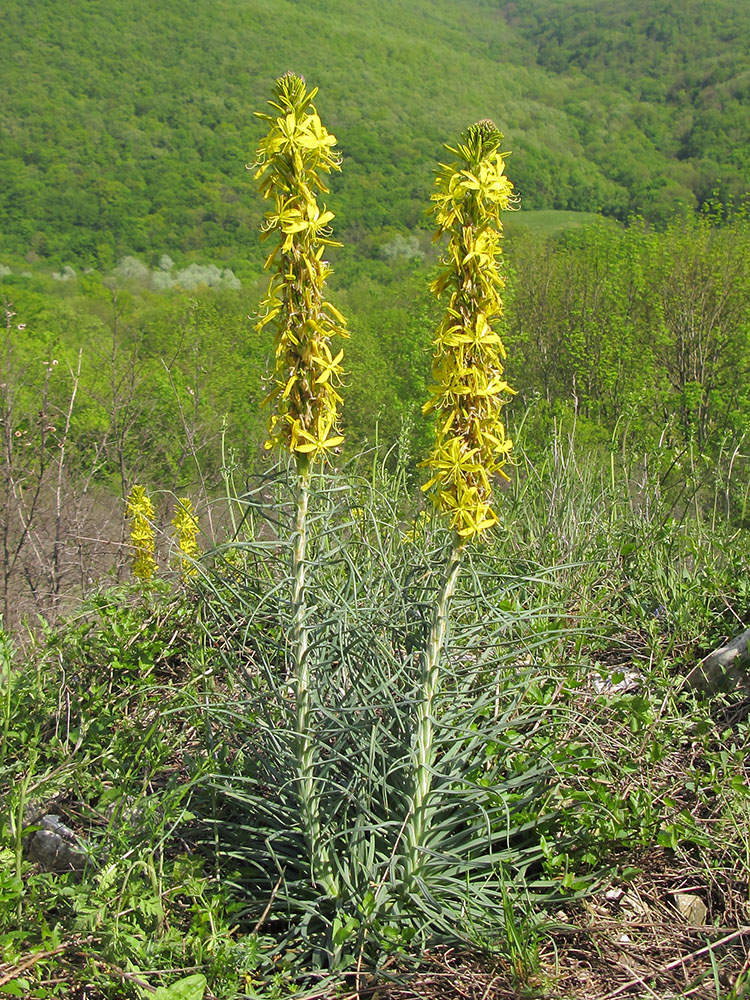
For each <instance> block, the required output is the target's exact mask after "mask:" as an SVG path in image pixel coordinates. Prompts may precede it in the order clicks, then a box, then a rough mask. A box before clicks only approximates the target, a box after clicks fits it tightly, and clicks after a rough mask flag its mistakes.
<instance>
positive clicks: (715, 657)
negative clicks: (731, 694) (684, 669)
mask: <svg viewBox="0 0 750 1000" xmlns="http://www.w3.org/2000/svg"><path fill="white" fill-rule="evenodd" d="M685 680H686V683H687V684H689V685H690V686H691V687H694V688H697V689H698V690H702V691H711V692H714V691H721V690H723V689H725V688H728V687H732V686H736V687H742V688H748V689H750V628H749V629H746V630H745V631H744V632H743V633H742V635H738V636H737V638H736V639H732V641H731V642H728V643H727V644H726V645H725V646H719V648H718V649H715V650H714V651H713V652H712V653H709V654H708V656H704V657H703V659H702V660H701V661H700V663H698V664H696V666H694V667H693V669H692V670H691V671H690V673H689V674H688V675H687V677H686V678H685Z"/></svg>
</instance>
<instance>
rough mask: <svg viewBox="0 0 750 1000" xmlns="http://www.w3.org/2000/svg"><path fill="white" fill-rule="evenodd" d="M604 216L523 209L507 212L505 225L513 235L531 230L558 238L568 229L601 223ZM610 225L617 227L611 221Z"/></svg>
mask: <svg viewBox="0 0 750 1000" xmlns="http://www.w3.org/2000/svg"><path fill="white" fill-rule="evenodd" d="M603 218H604V216H602V215H599V214H598V213H597V212H573V211H566V210H563V209H559V210H558V209H538V210H536V211H535V210H533V209H529V210H528V211H527V210H525V209H521V211H520V212H506V213H505V214H504V216H503V225H504V226H505V228H506V229H507V231H508V232H509V233H510V234H511V235H512V234H513V233H514V232H517V231H523V230H524V229H526V230H530V231H531V232H532V233H534V234H535V235H538V236H557V235H558V234H559V233H562V232H564V231H565V230H567V229H581V228H583V227H584V226H590V225H592V224H593V223H595V222H599V221H601V220H602V219H603ZM608 222H609V224H610V225H616V223H614V222H613V221H612V220H611V219H610V220H608Z"/></svg>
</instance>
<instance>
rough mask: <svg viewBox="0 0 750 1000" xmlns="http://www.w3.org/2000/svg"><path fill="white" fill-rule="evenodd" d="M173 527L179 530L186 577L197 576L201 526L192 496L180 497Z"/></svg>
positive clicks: (178, 543) (181, 560)
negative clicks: (196, 560) (196, 565)
mask: <svg viewBox="0 0 750 1000" xmlns="http://www.w3.org/2000/svg"><path fill="white" fill-rule="evenodd" d="M172 527H173V528H174V529H175V531H176V532H177V545H178V546H179V549H180V552H181V558H180V566H181V569H182V575H183V578H184V579H186V580H187V579H188V577H191V576H195V574H196V573H197V572H198V570H197V569H196V567H195V565H194V560H195V558H196V557H197V555H198V551H199V550H198V535H199V534H200V527H199V525H198V518H197V517H196V515H195V512H194V510H193V501H192V500H191V499H190V497H180V498H179V500H178V501H177V506H176V508H175V513H174V517H173V518H172Z"/></svg>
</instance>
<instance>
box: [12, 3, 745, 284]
mask: <svg viewBox="0 0 750 1000" xmlns="http://www.w3.org/2000/svg"><path fill="white" fill-rule="evenodd" d="M647 6H649V5H647V4H646V3H645V0H640V2H639V3H637V4H636V5H635V6H634V7H633V8H632V10H630V8H629V7H628V8H626V5H625V2H624V0H611V2H610V3H609V4H608V5H607V7H606V10H605V12H604V13H597V12H596V9H595V8H594V4H593V0H532V2H530V3H528V4H527V3H524V4H523V5H521V4H518V5H515V4H511V3H505V2H502V0H500V2H488V0H410V2H409V3H408V4H406V3H404V2H403V0H360V2H358V3H357V5H356V7H355V5H353V4H352V3H351V0H328V2H323V0H304V3H301V2H297V0H210V2H209V0H191V2H189V3H188V2H185V0H163V2H162V3H161V4H159V5H158V6H154V5H152V4H150V3H148V2H146V0H128V2H127V3H126V2H124V0H111V2H110V3H108V4H107V5H106V6H105V5H100V4H96V3H93V2H91V0H69V2H68V3H67V4H66V5H65V11H64V16H63V14H61V12H60V10H61V9H60V6H59V4H57V3H55V0H35V2H34V3H33V4H29V3H27V2H24V0H6V4H5V25H4V41H5V49H6V56H5V58H4V60H3V68H2V70H0V73H2V86H3V92H4V100H3V102H2V106H0V176H2V178H3V183H2V186H1V188H0V231H1V232H2V234H3V242H2V245H0V252H2V251H5V252H6V253H12V254H27V253H28V252H29V251H31V253H32V254H35V255H37V256H39V257H42V258H45V257H49V258H50V259H53V260H55V261H57V262H60V261H62V260H72V261H74V262H75V261H79V262H81V263H89V264H94V265H98V266H102V267H108V266H110V265H111V264H112V263H113V262H114V260H116V259H117V258H118V257H119V256H121V255H122V254H124V253H130V252H135V253H150V254H152V255H153V256H154V259H157V258H158V256H159V254H161V253H164V252H167V253H172V254H177V255H179V254H180V253H183V254H190V253H191V252H192V251H196V250H202V251H207V250H210V252H211V253H212V254H213V255H214V256H215V257H216V258H217V259H222V260H226V261H229V262H232V261H235V260H236V259H237V258H238V257H239V256H242V255H244V254H247V253H250V254H251V255H253V254H257V252H258V251H257V249H256V235H255V229H256V224H257V221H258V219H259V216H260V211H261V208H260V206H259V205H258V202H257V198H256V197H255V194H254V191H253V187H252V183H251V181H250V178H249V177H248V175H247V174H245V173H244V170H243V167H244V164H245V163H246V162H247V161H248V160H249V159H252V155H253V150H254V148H255V144H256V142H257V138H258V136H259V134H260V127H259V125H258V124H257V123H256V122H255V121H254V119H253V117H252V111H253V110H256V109H259V108H262V107H263V104H264V102H265V100H266V98H267V96H268V94H269V93H270V89H271V85H272V81H273V79H274V78H275V77H276V76H278V75H279V74H280V73H282V72H284V71H285V70H287V69H289V68H293V69H294V70H295V71H297V72H301V73H303V74H305V75H306V76H307V78H308V79H309V80H310V81H311V82H314V83H315V84H317V85H318V86H320V89H321V92H320V97H319V99H318V105H319V109H320V111H321V114H322V115H323V116H324V118H325V120H326V122H327V124H328V125H329V127H330V128H331V129H332V130H333V131H335V132H336V134H337V136H338V138H339V143H340V146H341V148H342V151H343V153H344V157H345V171H344V173H343V174H342V176H341V177H340V178H337V179H336V181H335V187H336V191H335V206H334V207H335V210H336V212H337V215H338V216H339V219H338V224H337V225H338V232H339V233H340V234H341V233H343V234H344V235H345V236H346V237H348V238H349V240H350V241H356V240H357V239H358V238H360V237H361V236H362V235H363V234H367V233H373V232H377V231H378V230H380V229H381V228H382V227H385V226H391V225H397V226H405V227H407V228H413V227H414V226H416V225H419V224H420V223H421V220H422V212H423V210H424V205H425V202H426V199H427V198H428V196H429V190H430V186H431V177H432V171H433V168H434V163H435V160H436V159H437V157H439V156H440V153H441V144H442V143H443V142H444V141H446V140H450V139H452V138H453V137H455V135H456V134H457V132H458V131H460V130H461V129H462V128H463V127H465V125H466V123H467V122H469V121H471V120H476V119H477V118H479V117H483V116H491V117H493V118H495V119H496V120H497V121H498V123H499V124H500V126H501V128H502V129H503V130H504V131H505V133H506V137H507V144H508V147H509V148H512V149H513V151H514V156H513V159H512V161H511V172H512V176H513V178H514V181H515V182H516V184H517V186H518V187H519V189H520V190H521V192H522V194H523V196H524V204H525V205H526V206H527V207H528V208H532V209H540V208H557V209H568V210H571V209H572V210H585V211H591V210H602V211H604V212H605V213H608V214H613V215H617V216H620V217H623V216H625V215H627V214H628V213H630V212H632V211H642V212H645V213H646V214H648V215H650V216H651V217H652V218H656V219H659V218H662V217H664V216H665V215H666V214H667V213H668V212H670V211H671V210H672V208H673V206H674V205H675V204H677V203H682V204H684V205H687V206H693V205H695V204H696V203H698V202H699V201H701V200H702V199H703V198H705V197H706V196H707V194H708V193H709V192H710V191H711V190H712V189H713V187H714V186H715V185H716V183H717V181H718V182H719V183H720V184H721V185H723V187H724V190H726V191H730V190H731V191H734V192H735V193H740V194H741V193H742V192H744V191H745V190H747V188H748V177H749V176H750V166H748V159H747V155H748V154H747V148H748V146H750V142H749V141H748V140H750V135H748V133H749V132H750V125H749V124H748V122H749V121H750V116H748V115H747V114H746V112H747V103H748V96H749V95H750V77H749V76H748V73H747V71H746V70H745V69H744V60H745V53H746V51H747V39H748V38H750V8H746V7H743V8H742V9H740V7H739V5H737V6H736V9H733V5H732V4H730V3H728V0H718V2H714V0H691V3H689V4H688V5H687V8H686V5H685V4H682V3H681V4H679V5H678V4H677V3H676V2H673V0H668V2H665V3H662V8H663V10H662V14H660V15H659V17H661V21H659V19H658V18H656V19H655V18H654V17H653V16H652V15H651V14H649V12H648V10H647ZM684 9H688V10H689V11H693V12H694V15H695V16H692V19H691V18H690V17H686V18H683V19H682V20H680V16H681V15H679V16H678V14H677V13H676V12H677V11H682V10H684ZM626 10H629V11H630V12H629V13H626ZM717 11H718V12H719V13H721V12H724V14H725V15H726V16H724V14H722V17H717V16H716V12H717ZM699 15H700V16H699ZM730 15H731V16H730ZM722 18H723V19H722ZM662 22H663V25H666V27H664V28H663V30H662V29H661V28H659V27H658V25H659V24H662ZM655 24H656V25H657V27H654V25H655ZM670 25H672V26H673V28H672V29H670V28H669V26H670ZM670 30H671V32H672V33H671V34H670ZM660 31H661V34H660V33H659V32H660ZM613 32H614V34H613ZM655 39H656V40H655ZM646 42H648V44H647V45H646V44H645V43H646ZM628 52H630V53H640V56H639V57H638V59H639V60H640V62H639V63H638V65H637V67H636V69H637V74H636V76H637V80H636V78H635V77H634V75H633V72H632V71H631V70H632V66H631V67H629V64H628V62H627V57H628ZM694 52H699V53H700V54H701V56H700V58H698V57H697V56H696V59H695V60H693V59H692V55H693V53H694ZM688 57H690V58H688ZM633 58H635V57H633ZM679 67H682V69H681V70H680V72H682V73H683V76H682V77H678V76H676V75H675V74H676V71H677V68H679ZM711 68H712V69H711ZM709 69H711V72H713V73H714V74H715V75H714V77H711V76H710V75H709V77H706V78H704V77H705V72H704V71H706V72H707V71H708V70H709ZM701 74H704V75H703V76H701ZM717 74H718V75H717ZM683 78H684V86H680V80H683ZM638 81H640V82H638ZM675 88H677V89H675ZM738 150H742V152H738Z"/></svg>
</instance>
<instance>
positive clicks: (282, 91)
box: [253, 73, 348, 465]
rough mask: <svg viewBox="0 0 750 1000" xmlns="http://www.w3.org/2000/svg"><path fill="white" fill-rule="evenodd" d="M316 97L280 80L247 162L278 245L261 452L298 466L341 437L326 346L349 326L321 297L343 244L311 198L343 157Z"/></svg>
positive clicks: (264, 316) (334, 360)
mask: <svg viewBox="0 0 750 1000" xmlns="http://www.w3.org/2000/svg"><path fill="white" fill-rule="evenodd" d="M316 93H317V90H316V89H313V90H311V91H309V92H308V91H307V88H306V85H305V81H304V80H303V79H302V78H301V77H298V76H295V75H294V74H292V73H287V74H286V75H285V76H283V77H281V78H280V79H279V80H277V81H276V86H275V88H274V99H273V100H272V101H269V105H270V106H271V108H272V109H273V111H274V114H258V117H259V118H262V119H263V120H264V121H266V122H268V126H269V128H268V134H267V135H266V137H265V138H264V139H263V140H261V142H260V144H259V146H258V151H257V154H256V159H255V163H254V164H253V168H254V176H255V178H256V180H257V181H258V182H259V188H260V192H261V194H262V195H263V197H264V198H266V199H268V200H271V201H272V202H273V208H272V209H271V210H270V211H269V212H267V213H266V216H265V221H264V223H263V226H262V236H263V237H264V238H269V237H271V236H275V237H276V238H277V240H278V245H277V246H276V249H275V250H274V251H273V252H272V253H271V254H270V255H269V257H268V259H267V261H266V265H265V266H266V269H267V270H270V269H271V268H273V269H274V272H273V274H272V275H271V278H270V280H269V284H268V291H267V293H266V297H265V299H264V300H263V302H262V304H261V316H260V318H259V320H258V322H257V324H256V330H262V329H263V328H264V327H266V326H267V327H269V328H270V329H272V330H273V332H274V338H275V353H276V368H275V371H274V375H273V380H272V381H273V387H272V389H271V391H270V392H268V394H267V396H266V399H265V400H264V402H268V403H273V404H274V407H275V412H274V413H273V414H272V415H271V417H270V419H269V423H268V441H267V442H266V447H267V448H273V447H276V446H278V447H282V448H285V449H286V450H288V451H289V452H290V453H291V454H293V455H295V457H296V458H297V460H298V463H301V464H302V465H305V463H306V462H307V461H308V460H310V459H318V458H321V459H325V458H326V456H327V455H328V454H329V453H330V452H331V450H332V449H333V448H336V447H338V445H339V444H341V442H342V441H343V436H342V435H341V433H340V431H339V427H338V421H339V413H338V407H339V405H340V404H341V402H342V399H341V396H340V395H339V393H338V392H337V391H336V386H337V385H339V384H340V376H341V375H342V374H343V370H342V368H341V360H342V358H343V351H339V352H338V353H337V354H335V356H334V353H333V352H332V351H331V349H330V346H329V345H330V340H331V337H333V336H340V337H346V336H348V334H347V332H346V329H345V326H346V321H345V320H344V318H343V316H342V315H341V313H340V312H339V311H338V310H337V309H335V308H334V307H333V306H332V305H331V303H330V302H328V301H327V300H326V299H325V294H324V290H325V283H326V279H327V277H328V276H329V274H330V273H331V269H330V267H329V266H328V263H327V261H325V260H323V252H324V249H325V247H327V246H339V245H340V244H338V243H335V242H334V241H333V240H332V239H331V238H330V237H331V227H330V223H331V222H332V221H333V218H334V214H333V212H331V211H330V210H328V209H327V208H326V207H325V206H322V207H321V206H319V205H318V203H317V200H316V196H317V194H318V193H321V192H322V193H326V192H327V190H328V189H327V188H326V186H325V184H324V183H323V180H322V177H323V176H324V175H325V174H329V173H331V171H333V170H338V169H340V167H339V160H340V158H339V156H338V154H337V153H336V151H335V148H334V147H335V145H336V137H335V136H333V135H331V134H330V133H329V132H328V131H327V130H326V128H325V126H324V125H323V123H322V122H321V120H320V118H319V116H318V114H317V111H316V110H315V107H314V106H313V103H312V102H313V99H314V97H315V95H316Z"/></svg>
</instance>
